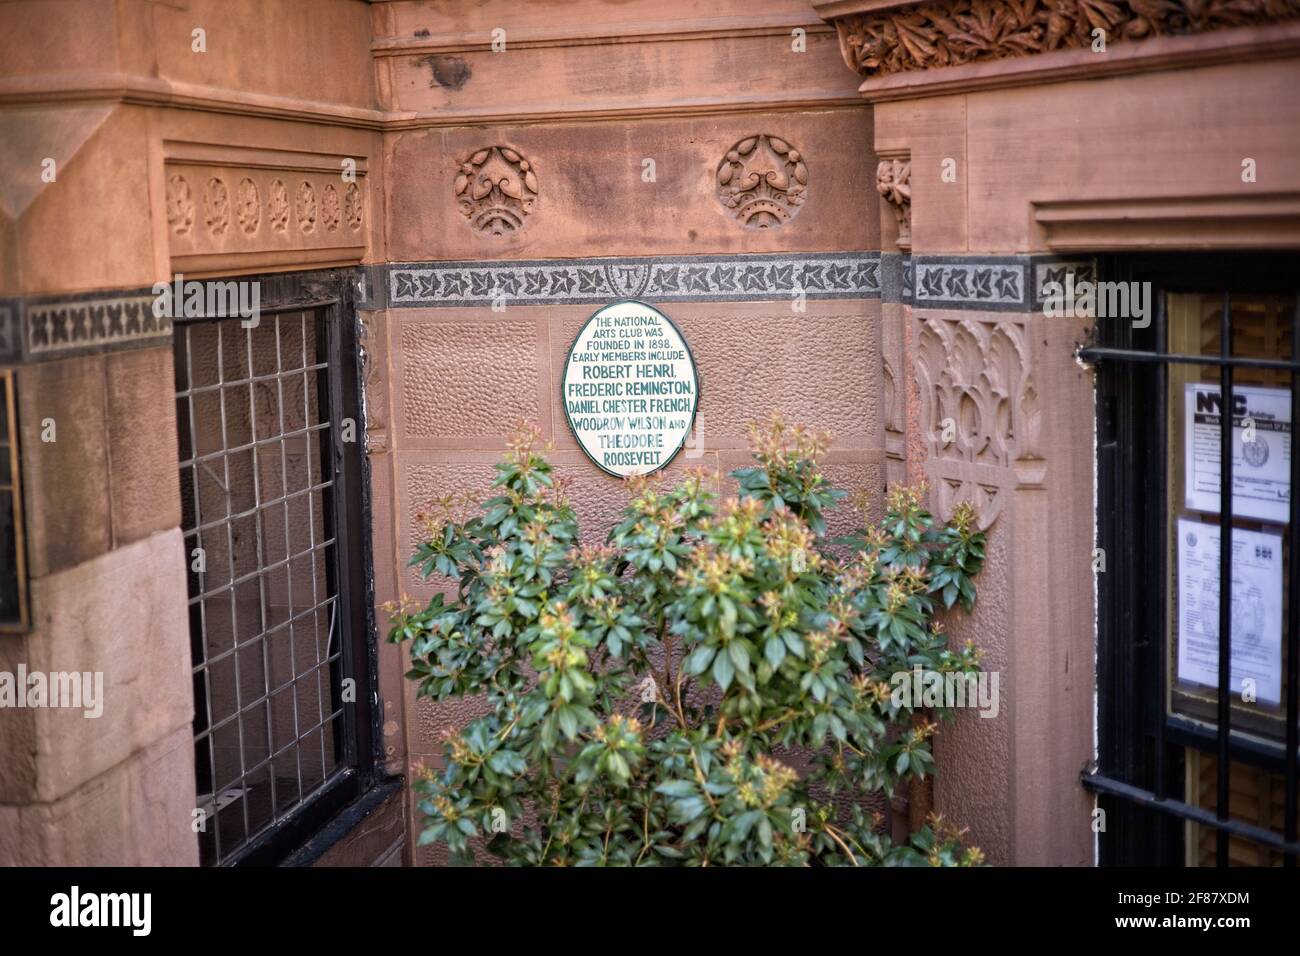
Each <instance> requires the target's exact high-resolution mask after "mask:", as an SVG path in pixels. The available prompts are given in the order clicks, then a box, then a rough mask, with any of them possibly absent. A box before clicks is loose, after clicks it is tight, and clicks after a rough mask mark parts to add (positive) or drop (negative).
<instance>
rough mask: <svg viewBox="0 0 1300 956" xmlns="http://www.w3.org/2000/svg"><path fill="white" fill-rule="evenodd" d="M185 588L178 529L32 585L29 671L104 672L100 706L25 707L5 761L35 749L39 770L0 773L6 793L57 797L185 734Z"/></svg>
mask: <svg viewBox="0 0 1300 956" xmlns="http://www.w3.org/2000/svg"><path fill="white" fill-rule="evenodd" d="M185 594H186V588H185V562H184V556H183V554H182V552H181V534H180V531H179V530H172V531H166V532H161V533H159V534H156V535H153V536H151V537H149V538H146V539H144V540H143V541H138V542H136V543H134V544H130V545H127V546H126V547H124V548H118V549H116V550H114V551H110V552H109V553H108V554H105V555H103V556H101V557H99V558H96V559H94V560H92V561H88V562H86V563H84V564H80V565H78V566H77V567H75V568H72V569H69V570H67V571H61V572H58V573H56V574H52V575H49V576H47V577H44V578H37V579H36V580H34V581H33V582H32V612H33V613H32V634H31V635H30V637H28V639H27V643H26V660H25V663H26V667H27V671H28V673H33V672H42V673H46V674H48V673H50V672H58V671H78V672H90V673H92V674H94V673H95V672H102V674H103V685H102V686H103V705H102V707H103V709H102V714H101V715H100V716H99V717H86V716H84V708H55V707H43V708H35V709H32V710H26V711H20V713H21V714H23V715H30V718H29V723H28V729H27V731H26V732H24V733H23V734H21V735H16V736H14V737H4V738H0V741H2V742H3V743H4V746H5V751H6V752H5V754H4V755H0V764H3V765H4V766H6V767H8V766H10V765H11V764H10V755H11V754H14V753H16V754H17V755H18V757H19V759H18V760H17V761H16V766H18V767H20V768H21V767H22V766H23V764H24V762H25V758H23V757H22V754H23V753H24V752H30V753H31V754H32V755H34V761H35V774H34V776H31V777H30V778H29V777H28V775H25V774H22V773H18V774H16V775H11V774H10V773H8V772H6V773H5V774H3V775H0V800H2V801H4V802H7V803H21V802H27V801H44V802H49V801H54V800H58V799H60V798H62V797H63V796H65V795H66V794H68V793H70V792H72V791H74V790H76V789H77V788H78V787H80V786H82V785H83V784H85V783H86V782H87V781H90V780H91V779H92V778H94V777H96V776H98V775H101V774H104V773H106V772H107V771H108V770H109V769H110V768H112V767H114V766H116V765H117V764H120V763H121V762H123V761H124V760H126V759H127V758H128V757H130V756H131V755H132V754H133V753H135V752H137V751H139V750H142V749H144V748H145V747H148V746H150V745H152V744H154V743H155V742H157V741H158V740H161V739H162V738H163V737H165V736H167V735H168V734H170V733H172V732H173V731H175V730H177V729H178V728H184V729H185V731H186V732H187V733H188V732H189V727H190V721H191V718H192V716H193V706H194V705H193V700H192V690H191V678H190V667H191V663H190V641H189V622H188V618H187V612H186V603H185ZM9 719H10V718H9V716H6V718H5V720H6V721H8V720H9ZM174 783H175V782H173V784H174ZM191 789H192V788H191Z"/></svg>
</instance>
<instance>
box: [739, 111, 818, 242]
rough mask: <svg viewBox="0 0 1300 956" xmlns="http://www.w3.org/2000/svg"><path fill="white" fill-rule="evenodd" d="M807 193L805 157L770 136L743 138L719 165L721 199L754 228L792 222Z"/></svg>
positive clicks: (760, 135) (769, 227) (743, 222)
mask: <svg viewBox="0 0 1300 956" xmlns="http://www.w3.org/2000/svg"><path fill="white" fill-rule="evenodd" d="M807 193H808V167H807V165H806V164H805V163H804V159H803V154H802V153H801V152H800V151H799V150H797V149H795V148H794V147H793V146H791V145H790V144H789V143H788V142H786V141H785V140H783V139H779V138H777V137H775V136H770V135H768V134H766V133H760V134H758V135H757V136H750V137H748V138H747V139H742V140H741V141H740V142H739V143H737V144H736V145H735V146H733V147H731V149H730V150H728V151H727V155H726V156H724V157H723V159H722V162H721V163H719V164H718V198H719V199H720V200H721V201H722V204H723V205H724V206H726V207H727V208H728V209H729V210H731V211H732V212H733V213H734V215H735V217H736V218H737V219H738V220H740V222H741V224H742V225H744V226H746V227H748V228H751V229H771V228H774V227H776V226H779V225H781V224H782V223H785V222H789V221H790V220H791V219H793V218H794V216H795V214H796V213H797V212H798V211H799V208H800V207H801V206H802V205H803V202H804V199H805V197H806V196H807Z"/></svg>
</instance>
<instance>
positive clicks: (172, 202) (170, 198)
mask: <svg viewBox="0 0 1300 956" xmlns="http://www.w3.org/2000/svg"><path fill="white" fill-rule="evenodd" d="M167 224H168V225H170V226H171V227H172V228H173V229H175V230H176V234H177V235H179V236H183V235H185V234H186V233H188V232H189V231H190V229H191V228H192V227H193V225H194V200H193V198H191V196H190V184H189V183H188V182H187V181H186V180H185V177H184V176H181V175H179V174H177V173H173V174H172V175H171V176H169V177H168V178H167Z"/></svg>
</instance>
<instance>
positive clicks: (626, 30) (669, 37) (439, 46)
mask: <svg viewBox="0 0 1300 956" xmlns="http://www.w3.org/2000/svg"><path fill="white" fill-rule="evenodd" d="M796 27H799V28H802V29H804V30H806V31H807V32H808V33H829V32H831V31H832V30H833V29H834V27H833V26H828V25H827V24H826V23H824V22H823V21H822V20H819V19H817V18H816V17H814V16H770V15H769V16H764V17H747V18H740V17H711V18H705V19H691V20H656V21H652V22H647V23H621V24H619V25H618V26H617V27H616V28H615V27H611V26H609V25H607V24H596V25H594V26H592V27H590V28H589V29H586V30H574V29H572V28H571V27H566V28H564V29H556V30H540V29H533V30H527V29H520V30H514V31H512V32H511V34H510V46H511V48H513V49H531V48H539V47H575V46H591V45H596V46H615V45H620V44H627V43H670V42H675V41H680V40H714V39H719V38H723V37H742V36H760V37H761V36H778V35H780V36H788V35H789V34H790V31H791V30H793V29H794V28H796ZM490 49H492V39H491V37H490V36H488V35H487V34H485V33H484V32H483V31H476V32H472V33H445V34H431V35H429V36H419V37H393V36H387V37H376V38H375V39H374V40H373V41H372V42H371V44H370V51H371V53H372V54H373V55H374V56H377V57H380V56H408V55H411V54H421V53H464V52H469V51H474V50H490Z"/></svg>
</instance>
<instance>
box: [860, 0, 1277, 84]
mask: <svg viewBox="0 0 1300 956" xmlns="http://www.w3.org/2000/svg"><path fill="white" fill-rule="evenodd" d="M1297 17H1300V0H939V2H937V3H927V4H924V5H918V6H912V7H900V8H894V9H890V10H885V11H881V12H879V13H868V14H855V15H851V16H847V17H843V18H840V19H837V20H836V21H835V26H836V29H837V31H838V32H839V38H840V51H841V53H842V54H843V56H844V61H845V62H846V63H847V64H848V65H849V68H850V69H853V70H856V71H857V72H858V73H860V74H862V75H863V76H878V75H883V74H889V73H902V72H906V71H909V70H927V69H935V68H937V67H943V66H956V65H959V64H962V63H971V62H973V61H977V60H996V59H1004V58H1007V57H1023V56H1031V55H1033V54H1035V53H1044V52H1047V51H1050V50H1067V49H1086V48H1091V47H1092V45H1093V42H1094V37H1093V31H1094V30H1102V31H1104V33H1105V38H1106V42H1107V43H1108V44H1109V43H1115V42H1121V41H1126V40H1130V41H1131V40H1143V39H1146V38H1148V37H1153V36H1160V35H1166V34H1186V33H1203V32H1206V31H1208V30H1216V29H1221V28H1224V27H1234V26H1245V25H1248V24H1255V23H1268V22H1273V21H1278V20H1290V19H1295V18H1297Z"/></svg>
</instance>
